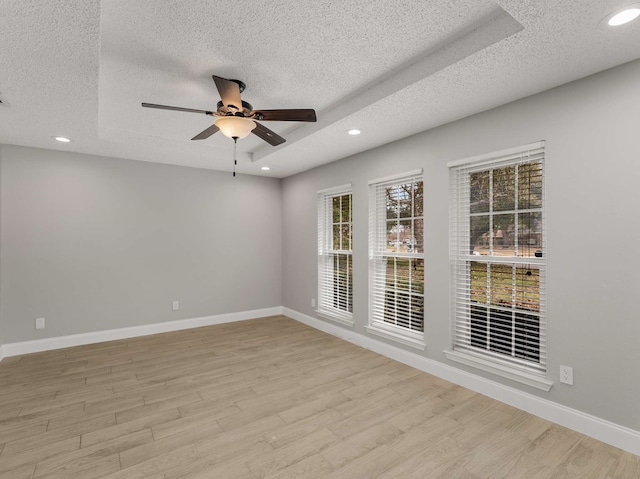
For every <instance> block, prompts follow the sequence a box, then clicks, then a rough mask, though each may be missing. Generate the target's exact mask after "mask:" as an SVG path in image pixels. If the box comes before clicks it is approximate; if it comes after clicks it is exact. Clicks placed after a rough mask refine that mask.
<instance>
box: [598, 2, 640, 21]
mask: <svg viewBox="0 0 640 479" xmlns="http://www.w3.org/2000/svg"><path fill="white" fill-rule="evenodd" d="M638 16H640V3H634V4H632V5H627V6H626V7H624V8H623V9H622V10H617V11H615V12H613V13H611V14H610V15H608V16H607V18H606V19H605V20H606V22H607V25H609V26H610V27H618V26H620V25H624V24H625V23H629V22H630V21H632V20H635V19H636V18H638Z"/></svg>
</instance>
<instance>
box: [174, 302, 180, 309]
mask: <svg viewBox="0 0 640 479" xmlns="http://www.w3.org/2000/svg"><path fill="white" fill-rule="evenodd" d="M179 309H180V301H174V302H173V310H174V311H178V310H179Z"/></svg>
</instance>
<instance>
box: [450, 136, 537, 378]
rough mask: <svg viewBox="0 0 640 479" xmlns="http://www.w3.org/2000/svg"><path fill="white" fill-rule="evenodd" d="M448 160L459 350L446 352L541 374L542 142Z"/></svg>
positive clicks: (509, 371)
mask: <svg viewBox="0 0 640 479" xmlns="http://www.w3.org/2000/svg"><path fill="white" fill-rule="evenodd" d="M450 167H451V171H450V173H451V176H450V177H451V237H450V240H451V264H452V270H453V274H452V278H453V286H452V294H453V349H454V352H457V353H459V354H457V355H456V354H451V355H450V354H448V356H449V357H450V358H451V359H463V362H468V363H473V362H474V361H475V362H476V363H477V364H474V365H479V364H484V365H488V367H489V369H495V370H500V371H502V372H504V373H505V374H503V375H506V376H508V377H512V378H516V380H520V379H518V378H521V377H529V378H536V377H539V378H544V376H545V374H546V328H545V296H544V284H545V257H546V252H545V246H546V244H545V236H544V226H543V225H544V221H543V220H544V218H543V214H544V181H543V179H544V174H543V173H544V146H543V144H542V143H537V144H535V145H529V146H528V147H523V148H519V149H517V150H511V151H508V152H502V153H496V154H494V155H491V156H490V157H483V158H481V159H476V160H466V161H465V162H463V163H461V164H460V163H456V164H453V165H450ZM493 372H495V371H493ZM533 382H535V383H537V382H539V381H537V380H535V379H534V381H533ZM543 382H544V381H543ZM545 384H546V383H545ZM544 388H546V386H545V387H544Z"/></svg>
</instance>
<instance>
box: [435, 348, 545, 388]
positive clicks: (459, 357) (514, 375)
mask: <svg viewBox="0 0 640 479" xmlns="http://www.w3.org/2000/svg"><path fill="white" fill-rule="evenodd" d="M444 354H445V356H446V357H447V358H448V359H450V360H451V361H455V362H457V363H462V364H466V365H467V366H471V367H474V368H477V369H480V370H482V371H486V372H489V373H492V374H495V375H497V376H501V377H503V378H507V379H511V380H512V381H516V382H519V383H522V384H526V385H527V386H531V387H534V388H536V389H540V390H542V391H549V390H551V387H552V386H553V382H552V381H549V380H547V379H545V378H543V377H541V376H537V375H535V374H532V373H528V372H525V371H521V370H519V369H516V368H513V367H509V366H507V365H503V364H499V363H495V362H493V361H488V360H486V359H482V358H478V357H476V356H473V355H471V354H467V353H464V352H461V351H444Z"/></svg>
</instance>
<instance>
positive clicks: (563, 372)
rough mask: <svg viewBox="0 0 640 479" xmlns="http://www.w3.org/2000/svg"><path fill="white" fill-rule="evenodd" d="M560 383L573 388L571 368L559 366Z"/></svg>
mask: <svg viewBox="0 0 640 479" xmlns="http://www.w3.org/2000/svg"><path fill="white" fill-rule="evenodd" d="M560 382H561V383H563V384H568V385H569V386H573V368H571V367H569V366H560Z"/></svg>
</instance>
